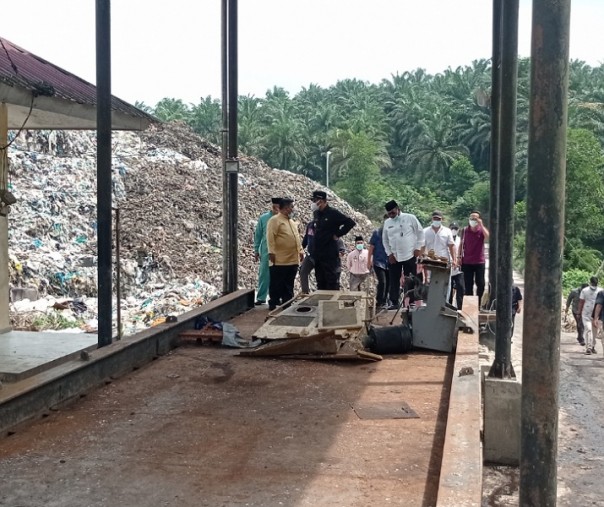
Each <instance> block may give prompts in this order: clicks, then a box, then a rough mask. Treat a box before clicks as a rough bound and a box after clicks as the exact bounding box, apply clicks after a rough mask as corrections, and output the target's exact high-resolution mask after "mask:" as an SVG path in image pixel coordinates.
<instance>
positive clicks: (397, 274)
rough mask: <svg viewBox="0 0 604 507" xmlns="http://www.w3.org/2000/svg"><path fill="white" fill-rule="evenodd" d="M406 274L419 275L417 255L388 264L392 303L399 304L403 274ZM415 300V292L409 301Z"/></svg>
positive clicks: (410, 295) (411, 294)
mask: <svg viewBox="0 0 604 507" xmlns="http://www.w3.org/2000/svg"><path fill="white" fill-rule="evenodd" d="M403 273H404V274H405V276H409V275H413V276H416V275H417V263H416V260H415V257H411V259H409V260H406V261H403V262H395V263H394V264H388V278H389V281H390V303H392V304H393V305H397V306H398V303H399V301H398V300H399V298H400V297H401V275H402V274H403ZM413 301H415V295H414V294H413V292H411V293H410V294H409V302H410V303H411V302H413Z"/></svg>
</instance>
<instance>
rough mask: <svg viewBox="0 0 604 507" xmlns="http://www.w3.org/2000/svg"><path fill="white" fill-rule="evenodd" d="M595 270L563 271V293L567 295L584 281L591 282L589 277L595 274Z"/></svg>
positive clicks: (574, 269)
mask: <svg viewBox="0 0 604 507" xmlns="http://www.w3.org/2000/svg"><path fill="white" fill-rule="evenodd" d="M593 274H594V271H585V270H583V269H576V268H573V269H569V270H566V271H564V272H563V273H562V294H563V295H564V297H567V296H568V294H569V292H570V291H571V290H573V289H576V288H577V287H580V286H581V285H582V284H584V283H589V279H590V278H591V277H592V276H594V275H593Z"/></svg>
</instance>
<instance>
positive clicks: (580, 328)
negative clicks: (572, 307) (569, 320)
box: [573, 312, 585, 342]
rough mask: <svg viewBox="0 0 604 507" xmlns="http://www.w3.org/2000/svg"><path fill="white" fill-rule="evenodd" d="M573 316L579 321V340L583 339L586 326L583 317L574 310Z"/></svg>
mask: <svg viewBox="0 0 604 507" xmlns="http://www.w3.org/2000/svg"><path fill="white" fill-rule="evenodd" d="M573 317H574V318H575V322H576V323H577V341H578V342H582V341H583V331H584V330H585V326H584V325H583V319H582V318H581V314H580V313H575V312H573Z"/></svg>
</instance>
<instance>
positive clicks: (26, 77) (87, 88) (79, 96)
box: [0, 37, 157, 122]
mask: <svg viewBox="0 0 604 507" xmlns="http://www.w3.org/2000/svg"><path fill="white" fill-rule="evenodd" d="M0 40H1V42H2V44H3V45H4V49H2V50H1V51H0V83H4V84H6V85H8V86H10V87H20V88H23V89H25V90H27V91H31V92H35V93H40V86H42V85H43V86H45V87H47V89H48V92H49V93H50V92H52V96H54V97H58V98H61V99H64V100H66V101H72V102H75V103H78V104H88V105H91V106H94V105H96V102H97V98H96V88H95V86H94V85H92V84H90V83H88V82H87V81H84V80H83V79H81V78H79V77H78V76H76V75H75V74H71V73H69V72H67V71H66V70H63V69H61V68H59V67H57V66H56V65H53V64H52V63H50V62H48V61H46V60H44V59H43V58H40V57H39V56H36V55H34V54H33V53H30V52H29V51H27V50H26V49H23V48H21V47H19V46H17V45H16V44H13V43H12V42H10V41H8V40H6V39H4V38H1V37H0ZM9 56H10V59H9ZM13 64H14V66H15V67H16V68H17V71H16V72H15V69H14V67H13ZM111 107H112V109H114V110H117V111H121V112H123V113H126V114H128V115H130V116H133V117H137V118H141V119H145V120H147V121H152V122H156V121H157V120H156V119H155V118H153V117H152V116H150V115H148V114H147V113H145V112H143V111H141V110H140V109H138V108H136V107H134V106H131V105H130V104H128V103H127V102H124V101H123V100H121V99H118V98H117V97H112V98H111Z"/></svg>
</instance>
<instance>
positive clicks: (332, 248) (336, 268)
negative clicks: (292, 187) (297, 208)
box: [309, 190, 356, 290]
mask: <svg viewBox="0 0 604 507" xmlns="http://www.w3.org/2000/svg"><path fill="white" fill-rule="evenodd" d="M311 201H312V204H311V209H312V210H313V212H314V218H315V224H316V227H315V238H314V241H313V245H312V249H311V250H310V251H309V253H310V255H311V257H312V258H313V260H314V262H315V277H316V279H317V288H318V289H319V290H340V272H341V265H342V264H341V261H340V252H339V247H338V240H339V239H340V238H341V237H342V236H345V235H346V234H347V233H348V231H350V230H351V229H352V228H353V227H354V226H355V225H356V222H355V221H354V220H353V219H352V218H350V217H347V216H346V215H344V213H342V212H340V211H338V210H337V209H335V208H332V207H331V206H329V204H328V203H327V193H326V192H324V191H322V190H315V191H314V192H313V193H312V197H311Z"/></svg>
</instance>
